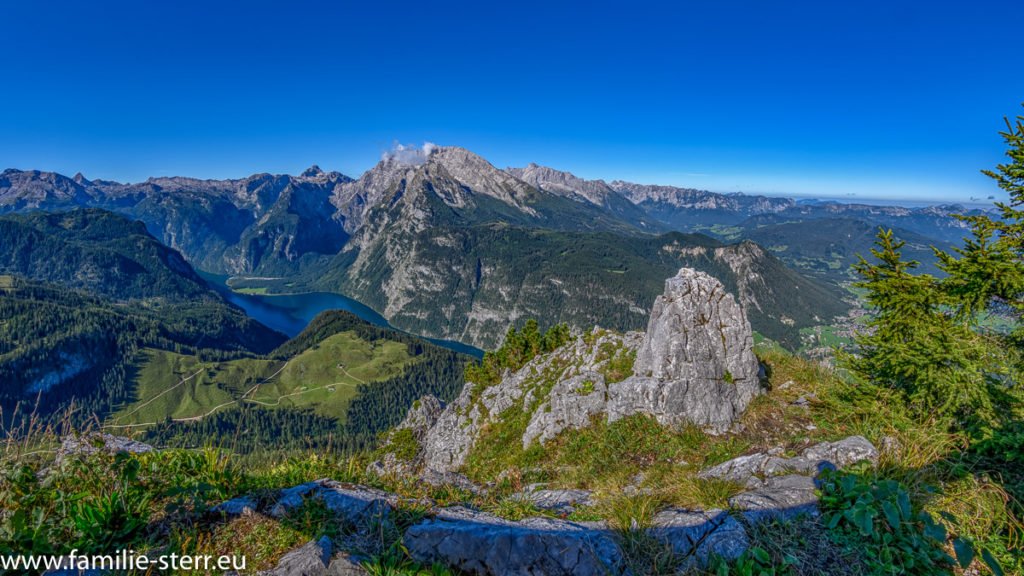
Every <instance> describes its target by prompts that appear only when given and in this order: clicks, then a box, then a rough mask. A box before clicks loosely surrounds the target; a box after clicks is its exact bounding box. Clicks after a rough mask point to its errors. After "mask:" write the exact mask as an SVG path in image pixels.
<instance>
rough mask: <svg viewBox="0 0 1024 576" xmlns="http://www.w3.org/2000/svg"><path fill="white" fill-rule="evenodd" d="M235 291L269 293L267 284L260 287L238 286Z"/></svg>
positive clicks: (240, 292) (241, 292)
mask: <svg viewBox="0 0 1024 576" xmlns="http://www.w3.org/2000/svg"><path fill="white" fill-rule="evenodd" d="M235 292H238V293H239V294H261V295H262V294H266V293H267V287H266V286H260V287H259V288H236V289H235Z"/></svg>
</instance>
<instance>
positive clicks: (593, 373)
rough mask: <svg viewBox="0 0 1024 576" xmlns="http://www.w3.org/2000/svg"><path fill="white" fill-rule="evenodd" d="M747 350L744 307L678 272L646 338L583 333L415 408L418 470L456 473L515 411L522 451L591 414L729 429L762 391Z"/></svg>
mask: <svg viewBox="0 0 1024 576" xmlns="http://www.w3.org/2000/svg"><path fill="white" fill-rule="evenodd" d="M753 344H754V338H753V333H752V331H751V328H750V323H749V322H748V321H747V318H746V315H745V314H744V312H743V309H742V308H741V307H740V305H739V304H738V303H737V302H736V300H735V298H733V296H732V295H731V294H729V293H728V292H726V290H725V287H724V286H723V285H722V283H721V282H719V281H718V280H716V279H715V278H713V277H711V276H709V275H707V274H705V273H703V272H698V271H696V270H692V269H689V268H683V269H682V270H680V271H679V273H678V274H677V275H676V276H674V277H672V278H669V279H668V280H667V281H666V282H665V292H664V294H662V295H661V296H659V297H658V298H657V299H656V301H655V303H654V307H653V309H652V312H651V316H650V321H649V322H648V327H647V332H646V333H641V332H630V333H627V334H624V335H619V334H615V333H612V332H606V331H602V330H595V331H594V332H593V333H591V334H590V335H588V336H584V335H583V334H579V335H577V337H576V338H575V339H573V340H570V341H569V342H568V343H566V344H565V345H564V346H562V347H561V348H559V349H557V350H555V351H553V352H551V353H550V354H545V355H541V356H538V357H537V358H534V359H533V360H531V361H530V362H529V363H527V364H526V365H525V366H523V367H522V368H521V369H520V370H518V371H516V372H514V373H506V374H505V376H504V377H503V378H502V380H501V381H500V382H498V383H496V384H494V385H492V386H488V387H485V388H484V389H483V390H479V389H477V386H476V385H475V384H473V383H472V382H467V383H466V386H465V388H464V389H463V391H462V393H461V394H460V395H459V397H458V398H457V399H456V400H455V401H454V402H452V403H451V404H449V405H448V406H447V407H445V408H444V410H443V411H441V412H440V414H439V415H437V408H438V407H439V406H438V405H437V402H436V401H435V400H434V399H432V398H428V399H424V400H422V401H421V402H419V403H418V405H417V406H415V407H414V409H413V410H412V411H411V412H410V415H409V416H408V417H407V419H406V421H407V422H413V421H415V422H416V423H417V424H420V425H422V424H423V423H426V422H429V423H430V425H429V428H428V429H426V430H421V429H420V427H413V426H411V425H406V426H407V427H409V428H411V429H415V431H416V433H415V437H416V440H417V442H418V443H419V445H420V450H419V453H418V455H417V456H416V464H422V465H423V466H424V467H425V468H427V469H431V470H437V471H443V472H450V471H454V470H456V469H458V468H459V467H460V466H462V464H464V463H465V461H466V458H467V456H468V454H469V452H470V451H471V450H472V448H473V445H474V443H475V441H476V439H477V438H478V437H479V435H480V432H481V430H482V429H483V428H484V427H485V426H488V425H492V424H495V425H500V419H499V415H504V414H506V413H507V412H508V411H509V410H515V409H519V410H520V411H522V412H523V413H524V416H525V417H526V419H527V420H528V422H529V423H528V425H527V426H526V429H525V432H524V434H523V436H522V439H521V440H522V443H523V448H524V449H525V448H527V447H529V445H530V444H532V443H533V442H540V443H544V442H546V441H547V440H550V439H552V438H554V437H556V436H557V435H558V434H560V433H561V432H563V431H564V430H567V429H570V428H583V427H586V426H588V425H589V424H590V423H591V422H592V419H593V418H595V417H601V418H604V419H606V420H607V421H609V422H613V421H616V420H619V419H621V418H625V417H627V416H631V415H633V414H646V415H649V416H652V417H654V418H655V419H656V420H657V421H658V422H659V423H661V424H662V425H665V426H672V427H682V426H686V425H695V426H698V427H700V428H703V429H704V430H706V431H708V432H710V433H714V434H718V433H722V432H725V431H727V430H729V429H730V427H732V425H733V424H734V423H735V421H736V420H737V419H738V418H739V416H740V415H741V414H742V413H743V411H744V410H745V409H746V407H747V405H748V404H749V403H750V400H751V399H752V398H753V397H754V396H756V395H757V394H760V393H761V387H760V381H759V377H758V372H759V368H760V366H759V364H758V362H757V358H756V357H755V356H754V352H753ZM626 358H633V359H635V360H634V361H633V366H632V374H625V375H623V374H621V371H620V370H619V369H615V370H610V369H609V366H611V363H612V362H613V361H614V362H616V363H620V362H622V360H623V359H626ZM617 365H618V364H617ZM552 374H554V376H552ZM424 406H430V407H431V408H432V409H431V410H430V411H429V412H430V418H424V417H422V415H421V412H423V410H424V408H423V407H424ZM502 417H505V416H502ZM404 425H405V424H404Z"/></svg>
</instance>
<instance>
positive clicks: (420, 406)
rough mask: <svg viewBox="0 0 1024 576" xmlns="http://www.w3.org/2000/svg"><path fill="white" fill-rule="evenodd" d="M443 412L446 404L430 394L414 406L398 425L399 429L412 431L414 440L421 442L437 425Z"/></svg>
mask: <svg viewBox="0 0 1024 576" xmlns="http://www.w3.org/2000/svg"><path fill="white" fill-rule="evenodd" d="M443 411H444V402H441V401H440V400H438V399H437V397H435V396H433V395H431V394H428V395H426V396H424V397H422V398H420V399H419V400H417V401H416V402H415V403H414V404H413V405H412V408H410V409H409V412H408V413H407V414H406V415H405V419H404V420H402V422H401V424H399V425H398V428H399V429H405V428H407V429H409V430H411V431H412V435H413V438H416V439H417V440H421V439H423V437H424V436H425V435H426V434H427V431H429V430H430V428H431V427H432V426H433V425H434V424H436V423H437V419H438V418H440V417H441V413H442V412H443Z"/></svg>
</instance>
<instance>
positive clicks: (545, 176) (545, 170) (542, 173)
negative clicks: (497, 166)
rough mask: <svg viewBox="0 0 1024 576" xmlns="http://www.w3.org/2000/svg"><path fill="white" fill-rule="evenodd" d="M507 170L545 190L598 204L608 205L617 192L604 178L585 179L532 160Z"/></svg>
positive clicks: (506, 169) (506, 170)
mask: <svg viewBox="0 0 1024 576" xmlns="http://www.w3.org/2000/svg"><path fill="white" fill-rule="evenodd" d="M505 172H507V173H509V174H511V175H513V176H515V177H516V178H519V179H520V180H523V181H524V182H526V183H527V184H530V185H531V186H534V187H535V188H538V189H540V190H543V191H545V192H549V193H551V194H558V195H559V196H567V197H570V198H574V199H577V200H580V201H583V202H589V203H591V204H595V205H597V206H605V205H607V204H608V199H609V196H613V195H615V194H616V192H615V191H614V190H612V189H611V188H610V187H609V186H608V184H606V183H605V182H604V180H584V179H583V178H580V177H578V176H576V175H575V174H573V173H572V172H563V171H560V170H555V169H554V168H549V167H547V166H540V165H538V164H535V163H532V162H531V163H530V164H529V165H527V166H526V167H525V168H511V167H509V168H505Z"/></svg>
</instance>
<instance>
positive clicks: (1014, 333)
mask: <svg viewBox="0 0 1024 576" xmlns="http://www.w3.org/2000/svg"><path fill="white" fill-rule="evenodd" d="M1007 129H1008V130H1007V132H1003V133H1001V135H1002V136H1003V138H1004V140H1005V141H1006V142H1007V144H1008V145H1009V151H1008V152H1007V156H1009V157H1010V158H1011V162H1010V163H1008V164H1004V165H1000V166H998V167H997V170H996V171H983V172H984V173H985V174H987V175H989V176H991V177H992V178H994V179H995V180H996V181H997V182H998V183H999V186H1000V187H1001V188H1003V189H1004V190H1006V191H1008V192H1009V193H1010V202H1009V203H997V204H996V205H997V207H998V208H999V210H1000V216H1001V217H1000V218H992V217H989V216H987V215H982V216H971V217H966V216H965V217H961V219H962V220H964V221H965V222H967V223H968V224H969V226H970V229H971V237H970V238H966V239H965V241H964V247H963V248H960V249H956V250H955V251H954V252H955V254H949V253H947V252H944V251H941V250H935V252H936V256H937V257H938V258H939V268H940V269H941V270H942V271H943V272H945V273H946V274H947V276H946V277H944V278H935V277H932V276H930V275H927V274H916V273H915V268H916V267H917V266H918V262H916V261H904V260H903V258H902V254H901V252H900V249H901V248H902V247H903V245H904V243H903V242H900V241H898V240H897V239H895V238H894V237H893V234H892V231H891V230H881V229H880V230H879V234H878V239H877V241H876V242H875V243H876V245H877V246H878V248H877V249H873V250H872V255H873V256H874V259H875V260H876V262H875V263H869V262H868V261H867V260H865V259H864V258H860V262H859V263H858V264H856V265H855V266H854V270H855V271H856V272H857V274H858V275H859V276H860V277H861V278H862V280H861V281H860V282H857V283H855V286H859V287H862V288H865V289H867V291H868V293H867V301H868V303H869V304H870V305H871V306H872V307H873V308H874V309H875V310H876V313H877V316H876V317H875V318H874V319H873V320H872V321H871V322H870V324H869V330H868V331H867V332H865V333H861V334H859V335H858V336H857V338H856V344H857V353H856V354H855V355H845V356H843V357H842V363H843V365H844V366H845V367H846V368H848V369H849V370H850V371H851V372H853V373H854V374H855V375H857V376H859V377H860V378H861V379H862V380H864V381H867V382H870V383H872V384H875V385H880V386H886V387H891V388H895V389H898V390H901V391H903V392H904V393H905V394H906V397H907V400H908V402H910V403H911V405H913V406H914V407H915V408H916V409H917V411H918V412H919V413H920V414H922V415H936V416H951V417H953V418H955V419H956V420H957V421H958V422H959V423H961V424H971V425H976V426H980V428H981V430H986V429H990V428H991V427H992V426H995V425H998V420H999V415H1000V410H999V409H998V408H999V404H1000V403H1001V402H1004V401H1006V400H1007V398H1008V397H1007V395H1006V394H1005V392H1006V390H1007V389H1008V388H1010V387H1017V386H1019V385H1020V382H1021V378H1020V368H1021V362H1020V357H1021V354H1020V351H1021V343H1022V342H1024V323H1022V322H1021V316H1022V312H1024V299H1022V295H1024V211H1021V210H1020V209H1019V208H1018V207H1019V206H1021V205H1024V117H1017V120H1016V123H1015V124H1011V123H1010V121H1009V120H1007ZM1007 310H1009V311H1012V318H1011V325H1012V328H1011V330H1010V331H1003V332H999V331H997V330H994V329H993V328H992V327H991V323H986V320H987V319H989V318H991V317H992V316H993V315H996V314H1002V313H1004V312H1005V311H1007ZM1003 315H1005V314H1003Z"/></svg>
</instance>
